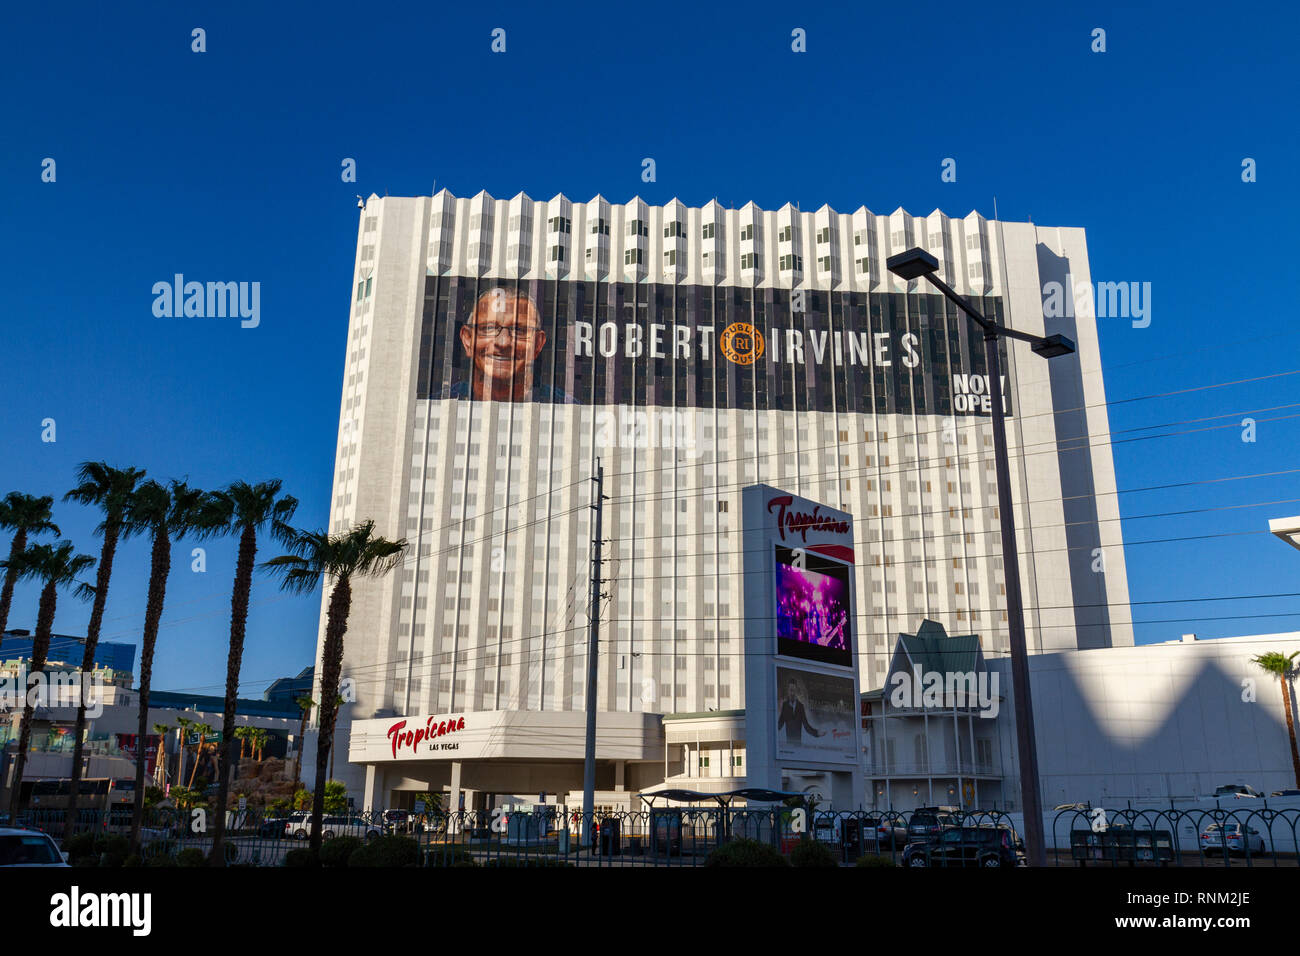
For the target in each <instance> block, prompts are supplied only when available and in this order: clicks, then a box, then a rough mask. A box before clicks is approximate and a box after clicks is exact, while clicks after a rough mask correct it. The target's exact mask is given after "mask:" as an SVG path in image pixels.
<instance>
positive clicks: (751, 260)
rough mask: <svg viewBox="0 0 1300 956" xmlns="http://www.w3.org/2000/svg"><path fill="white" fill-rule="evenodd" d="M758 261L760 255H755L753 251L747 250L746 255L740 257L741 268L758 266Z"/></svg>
mask: <svg viewBox="0 0 1300 956" xmlns="http://www.w3.org/2000/svg"><path fill="white" fill-rule="evenodd" d="M757 262H758V256H757V255H755V254H754V253H752V252H746V253H745V254H744V255H742V256H741V257H740V268H742V269H753V268H756V263H757Z"/></svg>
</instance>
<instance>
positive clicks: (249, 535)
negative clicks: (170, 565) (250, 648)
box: [208, 479, 298, 866]
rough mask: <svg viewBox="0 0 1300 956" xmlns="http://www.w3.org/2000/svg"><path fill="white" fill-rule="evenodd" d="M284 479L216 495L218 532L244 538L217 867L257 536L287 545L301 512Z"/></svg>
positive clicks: (220, 769) (221, 770) (221, 860)
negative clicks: (286, 491)
mask: <svg viewBox="0 0 1300 956" xmlns="http://www.w3.org/2000/svg"><path fill="white" fill-rule="evenodd" d="M280 487H281V482H280V481H279V479H273V480H271V481H263V482H261V483H260V484H256V485H250V484H248V483H247V482H244V481H236V482H234V483H233V484H231V485H228V486H227V487H226V488H225V490H223V491H218V492H214V493H213V494H212V496H211V503H212V507H213V514H214V517H215V524H214V527H216V528H217V529H218V533H225V534H235V535H238V536H239V557H238V559H237V560H236V562H235V584H234V588H233V590H232V591H231V594H230V654H229V656H228V657H227V659H226V706H225V714H224V720H223V723H222V736H221V744H220V748H219V756H218V761H217V807H216V815H217V822H216V828H215V829H214V831H213V835H212V852H211V853H210V854H209V856H208V859H209V861H210V862H211V863H212V865H213V866H225V863H226V854H225V839H226V804H227V802H228V801H229V799H230V763H231V760H230V751H231V748H232V747H233V746H234V733H235V696H236V691H238V690H239V665H240V662H241V661H242V660H243V656H244V631H245V628H246V626H247V624H248V597H249V593H250V592H251V591H252V589H253V567H254V561H255V559H256V557H257V534H258V532H259V531H268V532H269V533H270V535H271V537H272V538H273V539H275V540H280V541H287V540H289V538H290V536H291V535H292V534H293V529H292V528H290V527H289V520H290V519H291V518H292V517H293V513H294V512H295V511H297V510H298V499H297V498H294V497H291V496H289V495H281V494H280Z"/></svg>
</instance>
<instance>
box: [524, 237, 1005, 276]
mask: <svg viewBox="0 0 1300 956" xmlns="http://www.w3.org/2000/svg"><path fill="white" fill-rule="evenodd" d="M512 248H513V249H514V250H515V251H516V252H517V247H512ZM595 259H596V250H595V249H588V250H587V261H588V262H592V261H594V260H595ZM834 260H835V257H834V256H819V257H818V258H817V269H818V271H820V272H831V271H832V270H833V269H834V266H835V261H834ZM547 261H549V262H565V261H567V260H566V258H565V254H564V246H560V245H555V246H551V248H550V253H549V255H548V256H547ZM683 261H685V260H683ZM762 261H763V259H762V257H761V256H759V255H758V254H757V253H753V252H746V253H744V254H742V255H741V257H740V267H741V268H742V269H757V268H758V267H759V266H760V264H761V263H762ZM644 263H645V250H643V249H641V248H639V247H634V248H631V249H625V250H624V251H623V265H625V266H632V265H643V264H644ZM712 264H713V256H712V254H711V253H708V252H706V253H704V265H705V267H706V268H707V267H709V266H711V265H712ZM856 264H857V267H858V272H859V273H861V274H862V275H869V274H871V273H873V271H875V270H873V269H872V263H871V259H869V258H867V259H858V260H856ZM664 265H665V266H676V265H677V250H676V249H669V250H667V251H665V252H664ZM777 268H778V269H780V270H781V271H782V272H803V256H797V255H794V254H789V255H784V256H781V257H780V258H779V259H778V260H777ZM968 273H969V275H970V278H972V279H979V278H982V277H983V275H984V267H983V266H982V265H981V264H980V263H978V262H973V263H971V264H970V266H969V268H968Z"/></svg>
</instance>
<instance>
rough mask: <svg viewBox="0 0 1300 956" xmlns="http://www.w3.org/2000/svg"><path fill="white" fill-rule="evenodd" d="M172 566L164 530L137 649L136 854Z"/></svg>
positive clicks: (156, 539)
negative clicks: (156, 654)
mask: <svg viewBox="0 0 1300 956" xmlns="http://www.w3.org/2000/svg"><path fill="white" fill-rule="evenodd" d="M171 566H172V548H171V539H170V537H169V536H168V534H167V529H166V528H159V529H157V530H156V531H155V532H154V536H153V555H152V556H151V560H150V565H149V596H148V598H147V599H146V601H145V608H144V636H143V639H142V642H141V647H140V723H139V731H138V733H137V734H136V738H135V740H136V744H135V808H134V810H133V811H132V813H131V852H132V853H139V852H140V826H141V824H142V823H143V822H144V763H145V752H144V748H145V733H146V732H147V731H148V729H149V686H150V683H151V682H152V680H153V651H154V645H155V644H156V643H157V641H158V622H159V621H160V620H161V619H162V611H163V600H164V599H165V598H166V596H167V575H168V573H169V572H170V571H171ZM160 746H161V745H160Z"/></svg>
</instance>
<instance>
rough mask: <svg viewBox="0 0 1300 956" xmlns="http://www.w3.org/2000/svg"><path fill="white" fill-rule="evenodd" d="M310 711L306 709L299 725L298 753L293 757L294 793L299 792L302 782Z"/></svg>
mask: <svg viewBox="0 0 1300 956" xmlns="http://www.w3.org/2000/svg"><path fill="white" fill-rule="evenodd" d="M310 714H311V710H310V709H304V710H303V712H302V720H301V721H300V722H299V723H298V752H297V753H295V754H294V755H293V792H294V793H297V792H298V783H299V781H301V780H302V743H303V741H304V740H305V739H306V738H307V717H308V715H310Z"/></svg>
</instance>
